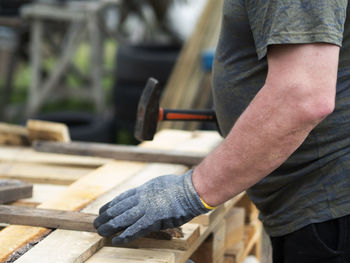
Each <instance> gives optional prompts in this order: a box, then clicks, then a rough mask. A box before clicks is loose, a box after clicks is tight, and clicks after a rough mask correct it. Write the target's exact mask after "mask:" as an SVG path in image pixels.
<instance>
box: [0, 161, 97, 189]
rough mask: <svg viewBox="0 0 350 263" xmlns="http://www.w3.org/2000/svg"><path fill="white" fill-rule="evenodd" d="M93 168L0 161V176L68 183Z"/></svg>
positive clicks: (37, 181)
mask: <svg viewBox="0 0 350 263" xmlns="http://www.w3.org/2000/svg"><path fill="white" fill-rule="evenodd" d="M93 170H94V169H93V168H91V167H79V166H78V167H77V166H71V167H69V166H62V165H49V164H41V163H39V164H34V163H21V162H8V161H4V162H0V178H4V179H5V178H6V179H18V180H23V181H26V182H30V183H41V184H58V185H69V184H71V183H73V182H75V181H76V180H78V179H79V178H81V177H82V176H84V175H87V174H88V173H90V172H92V171H93Z"/></svg>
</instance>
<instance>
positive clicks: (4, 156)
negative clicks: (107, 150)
mask: <svg viewBox="0 0 350 263" xmlns="http://www.w3.org/2000/svg"><path fill="white" fill-rule="evenodd" d="M111 161H113V159H107V158H98V157H88V156H86V157H85V156H72V155H64V154H51V153H50V154H49V153H39V152H36V151H34V150H33V149H31V148H28V147H18V146H16V147H14V146H12V147H9V146H2V147H0V162H16V163H35V164H37V163H41V164H51V165H63V166H79V167H89V168H98V167H100V166H101V165H104V164H106V163H109V162H111Z"/></svg>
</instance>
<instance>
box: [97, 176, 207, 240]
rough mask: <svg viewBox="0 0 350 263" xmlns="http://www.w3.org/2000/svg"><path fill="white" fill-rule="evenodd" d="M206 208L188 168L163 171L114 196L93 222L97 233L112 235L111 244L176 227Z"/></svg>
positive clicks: (204, 211)
mask: <svg viewBox="0 0 350 263" xmlns="http://www.w3.org/2000/svg"><path fill="white" fill-rule="evenodd" d="M208 211H210V210H209V209H207V208H205V207H204V205H203V203H202V202H201V199H200V197H199V196H198V194H197V192H196V190H195V189H194V187H193V184H192V170H190V171H189V172H187V173H186V174H184V175H165V176H160V177H157V178H154V179H152V180H150V181H148V182H146V183H145V184H143V185H141V186H139V187H137V188H134V189H131V190H129V191H126V192H124V193H122V194H121V195H119V196H117V197H116V198H115V199H113V200H112V201H111V202H109V203H107V204H105V205H104V206H103V207H101V209H100V215H99V216H98V217H97V218H96V220H95V221H94V226H95V228H96V229H97V231H98V233H99V234H100V235H101V236H112V235H114V234H117V233H119V232H120V231H124V232H122V233H121V234H120V235H119V236H116V237H114V238H113V239H112V243H113V244H114V245H118V244H123V243H127V242H130V241H132V240H134V239H136V238H139V237H142V236H145V235H147V234H149V233H150V232H153V231H159V230H162V229H167V228H174V227H178V226H180V225H182V224H184V223H186V222H188V221H190V220H191V219H192V218H193V217H195V216H198V215H200V214H203V213H206V212H208Z"/></svg>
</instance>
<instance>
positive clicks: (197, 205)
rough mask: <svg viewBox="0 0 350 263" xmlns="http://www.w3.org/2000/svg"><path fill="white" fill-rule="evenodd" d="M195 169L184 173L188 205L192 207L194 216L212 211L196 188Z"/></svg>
mask: <svg viewBox="0 0 350 263" xmlns="http://www.w3.org/2000/svg"><path fill="white" fill-rule="evenodd" d="M192 173H193V169H191V170H189V171H188V172H187V173H185V174H184V177H183V178H184V189H185V193H186V199H187V205H188V207H189V208H190V209H191V211H192V213H193V215H194V216H198V215H201V214H204V213H207V212H209V211H211V210H212V209H210V208H209V207H206V206H205V205H204V202H203V201H202V200H201V198H200V196H199V195H198V193H197V191H196V189H195V188H194V186H193V183H192Z"/></svg>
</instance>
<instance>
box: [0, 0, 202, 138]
mask: <svg viewBox="0 0 350 263" xmlns="http://www.w3.org/2000/svg"><path fill="white" fill-rule="evenodd" d="M206 2H207V0H0V121H1V122H9V123H15V124H25V122H26V120H27V119H28V118H35V119H41V120H49V121H57V122H63V123H66V124H67V125H68V127H69V129H70V134H71V138H72V139H73V140H80V141H95V142H107V143H118V144H135V143H136V140H135V139H134V138H133V128H134V122H135V116H136V109H137V103H138V99H139V96H140V95H141V92H142V90H143V88H144V85H145V83H146V80H147V79H148V77H150V76H153V77H155V78H157V79H158V80H159V81H160V82H161V84H162V86H165V84H166V83H167V81H168V78H169V76H170V74H171V71H172V69H173V66H174V64H175V63H176V61H177V59H178V55H179V52H180V50H181V48H182V47H183V44H184V43H185V42H186V40H187V39H188V38H189V37H190V36H191V34H192V32H193V30H194V27H195V26H196V22H197V20H198V16H199V15H200V14H201V12H202V10H203V8H204V6H205V3H206Z"/></svg>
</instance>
